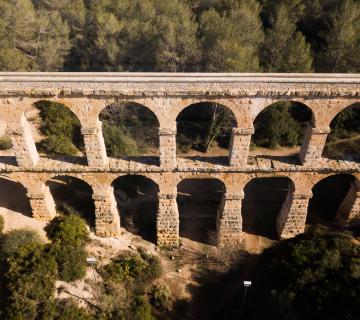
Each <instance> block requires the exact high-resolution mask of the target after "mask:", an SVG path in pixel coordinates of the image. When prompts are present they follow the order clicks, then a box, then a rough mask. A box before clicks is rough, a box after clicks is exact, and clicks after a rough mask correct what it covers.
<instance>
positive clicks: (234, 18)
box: [199, 0, 263, 72]
mask: <svg viewBox="0 0 360 320" xmlns="http://www.w3.org/2000/svg"><path fill="white" fill-rule="evenodd" d="M259 13H260V6H259V4H258V3H257V2H256V1H253V0H251V1H234V3H233V7H232V8H231V10H228V11H226V10H225V11H224V10H222V11H221V12H219V11H217V10H215V9H214V8H211V9H209V10H206V11H204V12H203V13H202V14H201V15H200V17H199V34H200V38H201V41H202V51H203V58H202V61H203V62H202V64H203V69H204V70H205V71H212V72H215V71H222V72H255V71H260V66H259V59H258V54H259V47H260V45H261V43H262V41H263V30H262V24H261V20H260V16H259Z"/></svg>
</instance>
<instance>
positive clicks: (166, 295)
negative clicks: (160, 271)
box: [150, 282, 171, 309]
mask: <svg viewBox="0 0 360 320" xmlns="http://www.w3.org/2000/svg"><path fill="white" fill-rule="evenodd" d="M170 298H171V290H170V287H169V286H168V285H167V284H166V283H161V282H158V283H155V284H154V285H153V286H152V288H151V290H150V301H151V304H152V305H153V306H154V307H156V308H159V309H165V308H166V307H167V306H168V304H169V302H170Z"/></svg>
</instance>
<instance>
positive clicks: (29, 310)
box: [5, 233, 57, 320]
mask: <svg viewBox="0 0 360 320" xmlns="http://www.w3.org/2000/svg"><path fill="white" fill-rule="evenodd" d="M25 235H26V236H25V237H23V238H24V239H27V238H30V241H29V242H27V243H26V244H24V245H21V244H20V245H19V247H18V248H19V251H18V252H15V253H13V254H12V255H11V256H9V257H8V258H7V260H6V269H7V271H6V273H5V277H6V280H7V290H8V295H7V306H8V307H7V310H6V314H7V316H6V319H9V320H10V319H51V318H52V315H53V312H54V309H53V298H52V297H53V295H54V292H55V281H56V278H57V268H56V267H57V266H56V262H55V259H54V257H53V256H51V255H50V254H49V253H48V252H47V251H46V250H45V247H44V245H43V244H41V243H39V242H37V240H36V238H35V239H34V237H29V235H31V234H30V233H25ZM31 236H32V235H31ZM11 238H14V236H13V235H11ZM19 239H20V237H19V236H17V237H16V242H17V243H18V240H19ZM7 241H8V243H9V239H7ZM7 247H8V248H9V249H10V250H8V251H7V252H8V253H10V252H12V250H13V248H14V246H13V244H11V245H10V246H7ZM25 248H26V250H25Z"/></svg>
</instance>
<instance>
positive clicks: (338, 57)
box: [317, 0, 360, 72]
mask: <svg viewBox="0 0 360 320" xmlns="http://www.w3.org/2000/svg"><path fill="white" fill-rule="evenodd" d="M359 25H360V3H359V2H354V1H352V0H345V1H341V2H340V3H339V7H338V9H337V10H335V11H334V12H333V13H332V14H331V15H330V19H329V28H328V30H327V32H326V36H325V43H326V44H325V45H324V46H323V48H322V51H321V53H320V54H319V56H318V59H317V65H318V68H319V70H320V71H324V72H359V71H360V32H359V27H358V26H359Z"/></svg>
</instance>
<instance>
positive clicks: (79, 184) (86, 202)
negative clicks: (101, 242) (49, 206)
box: [46, 176, 95, 232]
mask: <svg viewBox="0 0 360 320" xmlns="http://www.w3.org/2000/svg"><path fill="white" fill-rule="evenodd" d="M46 185H47V186H48V187H49V189H50V193H51V195H52V197H53V199H54V202H55V205H56V211H57V212H59V213H60V214H69V213H75V214H79V215H80V216H81V217H82V218H83V219H85V221H86V223H87V225H88V226H89V227H90V230H91V231H93V232H94V230H95V205H94V201H93V198H92V194H93V191H92V188H91V186H90V185H88V184H87V183H86V182H85V181H83V180H81V179H78V178H75V177H71V176H55V177H53V178H51V179H49V180H48V181H47V182H46Z"/></svg>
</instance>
